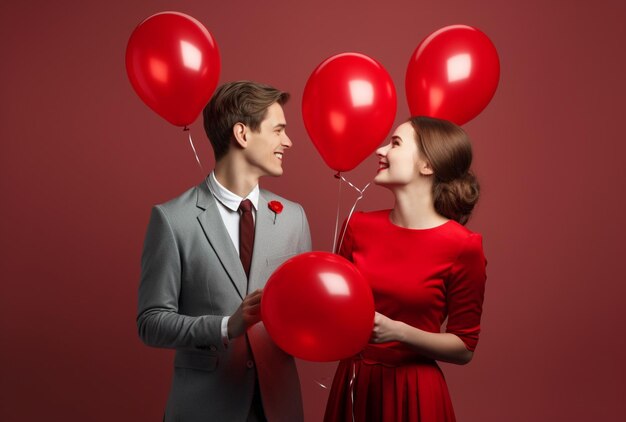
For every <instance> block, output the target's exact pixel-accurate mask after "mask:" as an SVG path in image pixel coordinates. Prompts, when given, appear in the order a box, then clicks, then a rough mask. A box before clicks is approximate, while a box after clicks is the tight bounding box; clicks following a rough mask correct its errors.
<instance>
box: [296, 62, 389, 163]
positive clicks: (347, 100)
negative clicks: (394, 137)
mask: <svg viewBox="0 0 626 422" xmlns="http://www.w3.org/2000/svg"><path fill="white" fill-rule="evenodd" d="M395 115H396V90H395V88H394V86H393V81H392V80H391V77H390V76H389V74H388V73H387V71H386V70H385V69H384V68H383V67H382V66H381V65H380V63H378V62H377V61H376V60H374V59H372V58H370V57H368V56H365V55H363V54H358V53H343V54H338V55H336V56H333V57H330V58H328V59H326V60H325V61H324V62H322V63H321V64H320V65H319V66H318V67H317V68H316V69H315V70H314V71H313V74H311V76H310V77H309V80H308V81H307V83H306V86H305V88H304V94H303V97H302V118H303V119H304V125H305V127H306V130H307V132H308V133H309V136H310V137H311V140H312V141H313V144H314V145H315V147H316V148H317V150H318V151H319V153H320V155H321V156H322V158H323V159H324V161H325V162H326V164H327V165H328V166H329V167H330V168H332V169H335V170H337V171H348V170H352V169H353V168H354V167H356V166H357V165H358V164H359V163H360V162H361V161H363V160H364V159H365V158H366V157H367V156H369V155H370V154H372V153H373V152H374V150H375V149H376V147H377V146H378V145H379V144H380V143H381V141H382V140H383V139H384V138H385V137H386V136H387V133H389V129H391V125H392V124H393V120H394V118H395Z"/></svg>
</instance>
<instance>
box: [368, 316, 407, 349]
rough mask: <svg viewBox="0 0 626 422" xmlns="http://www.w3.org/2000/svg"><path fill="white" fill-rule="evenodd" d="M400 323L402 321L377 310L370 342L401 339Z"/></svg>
mask: <svg viewBox="0 0 626 422" xmlns="http://www.w3.org/2000/svg"><path fill="white" fill-rule="evenodd" d="M400 324H402V323H401V322H400V321H395V320H393V319H391V318H387V317H386V316H384V315H383V314H379V313H378V312H376V313H375V314H374V328H373V329H372V335H371V336H370V343H387V342H390V341H397V340H399V337H400V336H399V330H400Z"/></svg>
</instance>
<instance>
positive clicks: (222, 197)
mask: <svg viewBox="0 0 626 422" xmlns="http://www.w3.org/2000/svg"><path fill="white" fill-rule="evenodd" d="M207 186H208V187H209V190H210V191H211V193H212V194H213V196H214V197H215V199H217V209H218V210H219V212H220V215H221V216H222V221H223V222H224V226H226V231H227V232H228V235H229V236H230V240H232V242H233V246H235V250H236V251H237V255H239V220H240V219H241V215H240V214H239V204H241V201H243V200H244V199H249V200H250V202H252V206H253V210H252V218H253V220H254V221H256V212H257V210H258V209H259V185H258V184H257V185H256V186H255V187H254V189H252V191H251V192H250V193H249V194H248V196H246V197H245V198H242V197H241V196H239V195H237V194H235V193H232V192H231V191H229V190H228V189H226V188H225V187H224V186H222V185H221V184H220V182H218V181H217V178H216V177H215V172H214V171H212V172H211V174H209V177H207ZM229 318H230V317H228V316H226V317H224V318H222V342H223V343H224V346H227V345H228V342H229V341H228V340H229V339H228V319H229Z"/></svg>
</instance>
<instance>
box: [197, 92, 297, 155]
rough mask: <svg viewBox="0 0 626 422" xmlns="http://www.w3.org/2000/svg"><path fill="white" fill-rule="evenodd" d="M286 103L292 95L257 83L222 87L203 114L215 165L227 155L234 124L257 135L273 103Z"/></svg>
mask: <svg viewBox="0 0 626 422" xmlns="http://www.w3.org/2000/svg"><path fill="white" fill-rule="evenodd" d="M287 100H289V93H287V92H283V91H280V90H278V89H276V88H274V87H271V86H269V85H265V84H260V83H257V82H252V81H236V82H229V83H226V84H224V85H222V86H220V87H219V88H218V89H217V91H215V94H213V97H212V98H211V101H209V104H207V106H206V107H205V108H204V111H203V112H202V117H203V118H204V130H205V131H206V134H207V136H208V137H209V141H211V145H213V153H214V154H215V161H219V160H220V159H221V158H222V157H223V156H224V155H226V153H227V152H228V148H229V147H230V141H231V139H232V137H233V126H235V124H237V123H243V124H244V125H246V126H248V127H249V128H250V129H251V130H253V131H255V132H257V131H258V130H259V128H260V126H261V122H262V121H263V119H264V118H265V116H266V114H267V109H268V107H269V106H271V105H272V104H274V103H278V104H280V105H281V106H282V105H284V104H285V103H286V102H287Z"/></svg>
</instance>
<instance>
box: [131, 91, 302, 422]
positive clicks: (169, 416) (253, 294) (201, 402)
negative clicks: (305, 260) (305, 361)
mask: <svg viewBox="0 0 626 422" xmlns="http://www.w3.org/2000/svg"><path fill="white" fill-rule="evenodd" d="M288 98H289V94H287V93H285V92H281V91H279V90H277V89H275V88H272V87H269V86H266V85H262V84H258V83H254V82H248V81H240V82H233V83H228V84H225V85H223V86H221V87H220V88H219V89H218V90H217V92H216V93H215V94H214V96H213V98H212V99H211V101H210V102H209V104H208V105H207V106H206V108H205V109H204V113H203V116H204V127H205V130H206V133H207V136H208V137H209V139H210V141H211V144H212V146H213V151H214V154H215V161H216V163H215V169H214V170H213V171H212V172H211V173H210V174H209V176H208V177H207V179H206V180H205V181H203V182H202V183H201V184H199V185H198V186H196V187H194V188H192V189H190V190H188V191H187V192H185V193H183V194H182V195H181V196H179V197H177V198H175V199H173V200H171V201H169V202H167V203H165V204H161V205H157V206H155V207H154V208H153V210H152V215H151V218H150V223H149V225H148V230H147V234H146V239H145V244H144V251H143V256H142V274H141V283H140V287H139V310H138V317H137V326H138V329H139V336H140V337H141V339H142V340H143V341H144V342H145V343H146V344H147V345H149V346H154V347H168V348H175V349H176V357H175V361H174V377H173V381H172V388H171V391H170V396H169V399H168V402H167V407H166V410H165V417H164V419H165V421H182V422H194V421H202V422H206V421H264V420H268V421H270V422H272V421H301V420H303V413H302V401H301V397H300V384H299V379H298V374H297V371H296V367H295V362H294V360H293V358H292V357H291V356H289V355H287V354H285V353H284V352H283V351H281V350H280V349H279V348H278V347H277V346H276V345H275V344H274V343H273V342H272V340H271V339H270V338H269V336H268V334H267V332H266V331H265V328H264V326H263V323H262V322H260V319H261V314H260V302H261V297H262V288H263V287H264V285H265V282H266V281H267V278H268V277H269V276H270V275H271V274H272V272H273V271H274V269H276V267H277V266H278V265H280V264H282V263H283V262H284V261H285V260H287V259H288V258H289V257H291V256H293V255H296V254H298V253H303V252H307V251H309V250H310V249H311V238H310V234H309V226H308V222H307V219H306V215H305V213H304V210H303V209H302V207H301V206H300V205H299V204H296V203H294V202H291V201H288V200H286V199H284V198H281V197H279V196H277V195H275V194H273V193H271V192H268V191H266V190H261V189H259V186H258V181H259V178H260V177H262V176H280V175H281V174H282V173H283V169H282V160H283V156H284V153H285V152H286V151H287V150H288V149H289V148H290V147H291V145H292V143H291V140H290V139H289V137H288V136H287V134H286V132H285V128H286V121H285V116H284V113H283V109H282V105H283V104H285V102H286V101H287V100H288ZM295 281H296V280H294V282H295Z"/></svg>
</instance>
